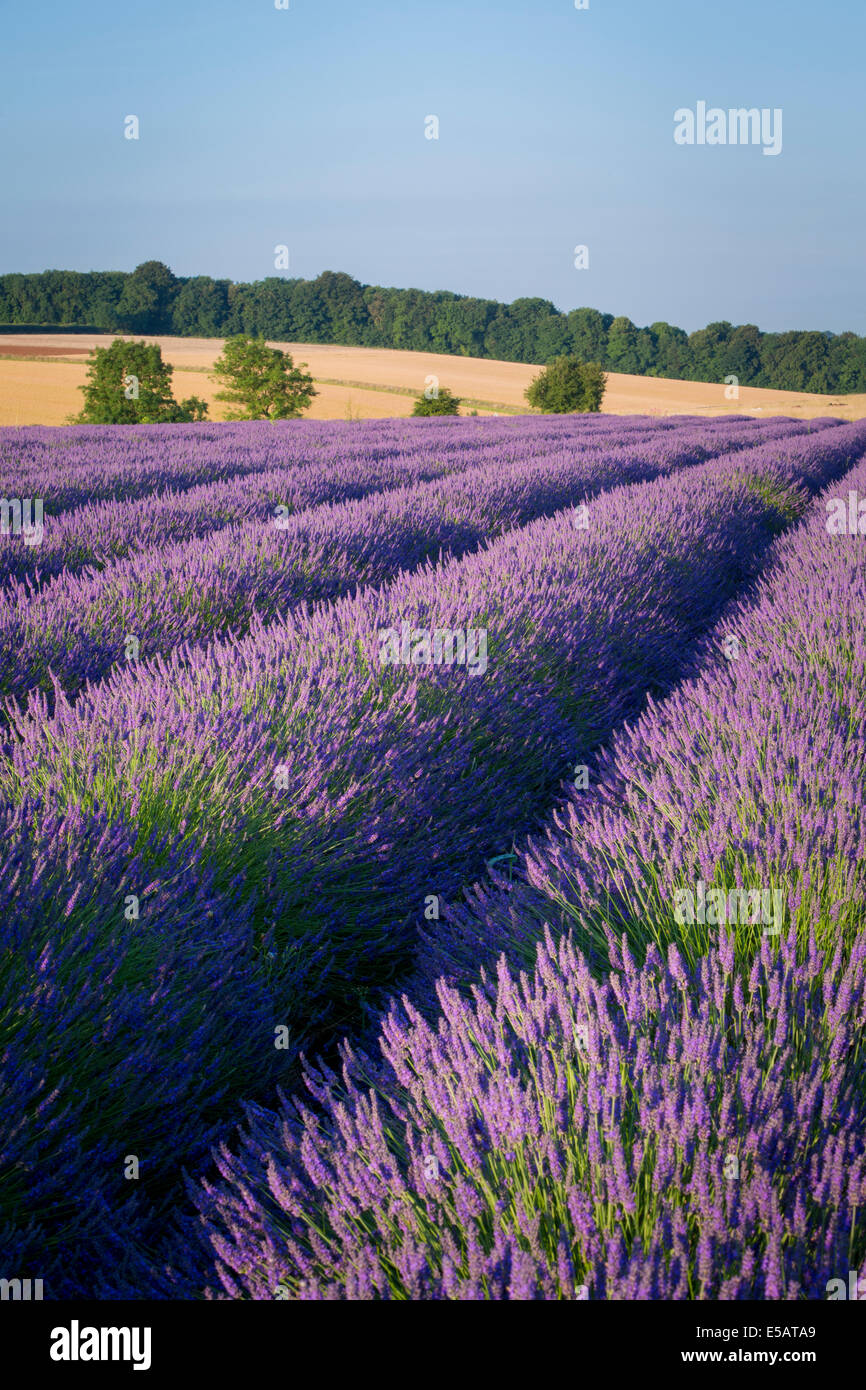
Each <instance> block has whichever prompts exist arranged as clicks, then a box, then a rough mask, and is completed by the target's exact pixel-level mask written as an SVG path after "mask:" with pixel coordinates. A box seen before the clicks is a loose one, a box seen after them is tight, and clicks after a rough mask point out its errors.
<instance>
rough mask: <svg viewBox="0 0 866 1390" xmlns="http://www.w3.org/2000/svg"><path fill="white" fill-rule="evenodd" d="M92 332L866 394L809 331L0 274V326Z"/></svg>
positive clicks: (169, 276) (320, 283)
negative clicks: (688, 327) (350, 348)
mask: <svg viewBox="0 0 866 1390" xmlns="http://www.w3.org/2000/svg"><path fill="white" fill-rule="evenodd" d="M25 325H26V326H27V327H29V329H30V330H31V331H35V330H37V329H43V330H44V329H45V328H51V327H58V328H59V327H80V328H82V329H88V330H90V331H93V330H94V329H97V330H101V331H108V332H111V331H118V330H120V331H123V332H134V333H139V334H141V333H146V334H153V335H155V334H163V333H166V334H167V333H177V334H182V335H185V336H189V337H206V338H213V337H217V338H225V337H232V336H234V335H236V334H238V333H246V334H248V335H250V336H251V337H264V338H268V339H270V340H271V341H277V342H280V341H282V342H307V343H346V344H350V345H358V346H363V347H385V348H406V349H409V350H411V351H415V352H431V351H432V352H439V353H449V354H456V355H461V356H469V357H494V358H499V359H501V360H503V361H506V362H532V363H536V362H549V361H551V359H552V358H554V357H576V358H578V359H579V360H580V361H582V362H599V363H601V366H602V367H603V368H604V369H605V370H606V371H614V372H631V373H635V374H638V375H648V376H669V377H677V378H681V379H684V380H690V381H712V382H718V383H719V385H720V386H721V385H722V384H723V383H724V381H725V378H726V377H728V376H736V377H737V379H738V380H739V382H740V384H741V385H743V386H770V387H777V388H781V389H787V390H796V391H820V392H831V391H844V392H853V391H866V338H862V337H858V336H857V335H856V334H854V333H840V334H833V333H821V332H813V331H805V332H787V333H762V332H760V330H759V329H758V328H756V327H755V325H754V324H742V325H739V326H736V325H733V324H730V323H727V322H725V321H720V322H717V323H711V324H708V326H707V327H706V328H701V329H698V330H697V332H695V333H692V334H686V333H684V332H683V330H682V329H681V328H677V327H675V326H674V325H672V324H669V323H665V322H664V321H663V320H660V321H658V322H656V323H653V324H652V325H651V326H650V327H647V328H640V327H638V326H637V325H636V324H634V323H632V321H631V319H629V318H626V317H625V316H623V315H620V316H619V317H618V318H614V317H613V315H611V314H602V313H599V311H598V310H597V309H589V308H580V309H572V310H571V312H570V313H567V314H563V313H560V312H559V310H558V309H557V308H556V307H555V305H553V304H552V303H551V302H550V300H549V299H539V298H524V299H516V300H515V301H514V302H513V303H512V304H500V303H497V302H496V301H495V300H492V299H475V298H472V297H471V296H467V295H459V294H453V293H451V292H450V291H447V290H436V291H427V290H419V289H406V290H398V289H389V288H387V287H385V286H382V285H362V284H360V283H359V282H358V281H357V280H354V279H353V278H352V276H351V275H346V274H343V273H342V272H337V271H332V270H326V271H324V272H323V273H322V274H321V275H319V276H318V278H317V279H315V280H297V279H289V278H288V277H287V276H280V275H272V276H269V277H268V278H267V279H265V280H258V281H256V282H255V283H253V284H233V283H231V282H230V281H228V280H212V279H211V278H210V277H209V276H207V275H197V276H195V277H193V278H190V279H184V278H182V277H179V276H176V275H174V274H173V273H172V271H171V270H170V269H169V268H168V266H166V265H163V264H162V262H161V261H146V262H145V263H144V264H143V265H140V266H137V267H136V269H135V270H133V271H131V272H130V273H123V272H120V271H90V272H87V273H81V272H79V271H66V270H46V271H43V272H42V273H41V274H34V275H20V274H10V275H2V276H0V327H5V328H6V330H7V331H8V330H9V329H14V328H16V327H18V326H22V327H23V326H25Z"/></svg>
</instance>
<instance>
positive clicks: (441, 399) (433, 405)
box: [412, 386, 460, 415]
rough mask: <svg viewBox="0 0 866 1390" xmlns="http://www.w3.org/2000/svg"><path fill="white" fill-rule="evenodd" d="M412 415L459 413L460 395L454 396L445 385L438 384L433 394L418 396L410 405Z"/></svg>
mask: <svg viewBox="0 0 866 1390" xmlns="http://www.w3.org/2000/svg"><path fill="white" fill-rule="evenodd" d="M412 414H413V415H459V414H460V397H459V396H454V395H452V393H451V392H450V391H449V389H448V387H447V386H440V387H439V388H438V391H437V392H436V394H435V395H430V396H429V397H428V396H427V395H423V396H420V397H419V398H418V400H417V401H416V402H415V404H414V406H413V407H412Z"/></svg>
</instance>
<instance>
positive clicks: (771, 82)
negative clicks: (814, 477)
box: [0, 0, 866, 333]
mask: <svg viewBox="0 0 866 1390" xmlns="http://www.w3.org/2000/svg"><path fill="white" fill-rule="evenodd" d="M290 6H291V7H290V9H288V10H277V9H276V8H275V6H274V0H171V3H169V2H168V0H148V3H146V4H142V5H125V4H123V3H121V0H111V3H108V2H107V0H81V2H80V3H76V4H73V3H60V0H39V2H38V3H37V2H36V0H33V3H30V4H26V3H20V0H14V3H13V2H12V0H2V3H0V24H2V29H0V33H2V51H3V61H2V83H0V180H2V182H0V187H2V190H3V195H2V196H3V215H2V218H0V271H9V270H44V269H48V268H64V269H76V270H90V269H99V270H104V269H127V270H129V269H132V268H133V267H134V266H135V265H136V264H138V263H139V262H140V261H143V260H149V259H158V260H163V261H165V262H166V263H167V264H168V265H170V266H171V267H172V269H173V270H174V271H175V272H176V274H179V275H194V274H209V275H213V276H218V277H229V278H231V279H233V280H255V279H261V278H263V277H265V276H267V275H273V274H275V273H277V272H276V271H275V269H274V246H275V245H276V244H278V243H285V244H286V245H288V247H289V249H290V256H291V263H290V270H289V274H291V275H300V276H304V277H312V276H315V275H317V274H318V273H319V272H320V271H321V270H325V269H330V270H345V271H348V272H349V273H350V274H352V275H354V276H356V277H357V278H358V279H359V280H362V281H364V282H367V283H377V284H383V285H398V286H409V285H414V286H419V287H421V288H424V289H449V290H455V291H458V292H460V293H465V294H475V295H481V296H487V297H491V298H495V299H502V300H512V299H515V298H517V297H518V296H521V295H541V296H543V297H545V298H549V299H552V300H553V302H554V303H555V304H556V305H557V306H558V307H559V308H562V309H570V308H575V307H576V306H578V305H583V304H587V305H591V306H593V307H595V308H598V309H602V310H605V311H608V312H610V313H614V314H628V315H629V317H631V318H632V319H633V320H634V321H635V322H636V323H639V324H644V323H650V322H652V321H653V320H655V319H667V320H668V321H669V322H671V323H676V324H679V325H680V326H682V327H684V328H686V329H688V330H692V329H694V328H696V327H700V326H702V325H703V324H705V323H707V322H709V321H711V320H714V319H730V320H732V321H733V322H735V323H736V322H752V323H757V324H758V325H759V326H760V327H761V328H764V329H776V330H780V329H786V328H827V329H832V330H834V331H841V330H843V329H846V328H850V329H853V330H854V331H855V332H859V333H866V293H864V284H866V276H864V243H866V192H864V179H866V159H864V149H866V101H864V85H866V84H864V76H863V70H864V52H866V6H864V4H863V0H823V3H820V4H816V3H806V0H785V2H784V3H783V0H729V3H727V4H724V5H715V4H707V3H706V0H657V3H652V2H651V0H590V8H589V9H588V10H582V11H578V10H576V9H575V8H574V0H459V3H458V0H435V3H433V0H427V2H426V3H424V0H369V2H367V0H290ZM699 100H704V101H706V102H707V103H708V104H709V106H719V107H722V108H725V109H727V108H729V107H738V106H747V107H752V106H755V107H759V108H764V107H769V108H776V107H780V108H782V111H783V148H782V153H781V154H780V155H779V156H778V157H776V158H773V157H768V156H765V155H763V153H762V151H761V149H760V148H759V147H751V146H747V147H742V146H725V147H709V146H703V147H700V146H693V147H680V146H677V145H676V144H675V143H674V139H673V129H674V120H673V114H674V111H675V110H676V109H677V108H680V107H691V108H693V109H694V108H695V106H696V103H697V102H698V101H699ZM127 115H137V116H138V117H139V119H140V123H141V138H140V140H139V141H137V142H136V141H130V140H126V139H124V135H123V121H124V118H125V117H126V116H127ZM428 115H437V116H438V117H439V120H440V138H439V140H438V141H433V140H427V139H425V137H424V120H425V117H426V116H428ZM579 243H580V244H586V245H588V246H589V250H590V268H589V269H588V270H580V271H578V270H576V269H575V268H574V254H573V248H574V247H575V245H576V244H579Z"/></svg>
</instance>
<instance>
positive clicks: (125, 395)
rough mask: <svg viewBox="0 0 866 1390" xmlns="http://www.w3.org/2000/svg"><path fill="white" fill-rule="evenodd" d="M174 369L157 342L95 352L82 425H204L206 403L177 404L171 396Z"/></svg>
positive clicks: (121, 342)
mask: <svg viewBox="0 0 866 1390" xmlns="http://www.w3.org/2000/svg"><path fill="white" fill-rule="evenodd" d="M172 371H173V368H172V367H171V366H170V364H169V363H168V362H163V360H162V351H161V349H160V348H159V347H158V345H157V344H156V343H145V342H133V341H132V340H131V339H128V338H116V339H115V341H114V342H113V343H112V344H111V347H107V348H99V347H98V348H94V350H93V353H92V354H91V357H90V361H89V363H88V368H87V381H86V383H85V384H84V386H82V387H81V388H80V389H81V390H82V391H83V392H84V406H83V407H82V411H81V414H80V415H79V416H77V417H76V423H77V424H82V425H153V424H186V423H190V422H192V421H195V420H203V419H204V418H205V416H206V415H207V403H206V402H205V401H203V400H202V399H201V398H200V397H199V396H190V397H189V398H188V399H187V400H184V401H176V400H175V399H174V396H173V395H172V393H171V376H172Z"/></svg>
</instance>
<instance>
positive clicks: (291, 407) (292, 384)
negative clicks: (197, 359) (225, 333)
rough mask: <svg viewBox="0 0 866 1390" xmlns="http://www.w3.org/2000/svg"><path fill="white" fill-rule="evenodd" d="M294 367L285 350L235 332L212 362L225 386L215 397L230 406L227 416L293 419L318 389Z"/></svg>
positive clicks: (305, 375) (247, 418)
mask: <svg viewBox="0 0 866 1390" xmlns="http://www.w3.org/2000/svg"><path fill="white" fill-rule="evenodd" d="M304 366H306V363H301V366H300V367H296V366H295V364H294V362H293V361H292V359H291V357H290V356H289V354H288V353H287V352H281V351H280V349H279V348H271V347H268V345H267V343H266V342H265V340H264V338H252V337H250V336H249V334H247V333H237V334H235V335H234V336H233V337H231V338H227V339H226V341H225V343H224V345H223V350H222V355H221V356H220V357H218V358H217V360H216V362H215V363H214V369H213V371H214V376H215V377H216V378H217V380H218V381H221V382H222V383H223V385H224V386H225V388H226V389H225V390H224V391H219V392H218V393H217V400H218V401H226V402H227V403H228V404H229V405H231V406H232V407H233V409H232V410H230V411H229V413H228V419H229V420H293V419H296V418H297V417H298V416H299V415H300V414H301V413H302V412H303V411H304V410H306V409H307V407H308V406H309V405H310V403H311V401H312V399H313V397H314V396H317V395H318V394H319V393H318V391H316V390H315V389H314V387H313V378H312V377H311V376H308V375H307V373H306V372H304V371H302V367H304Z"/></svg>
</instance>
